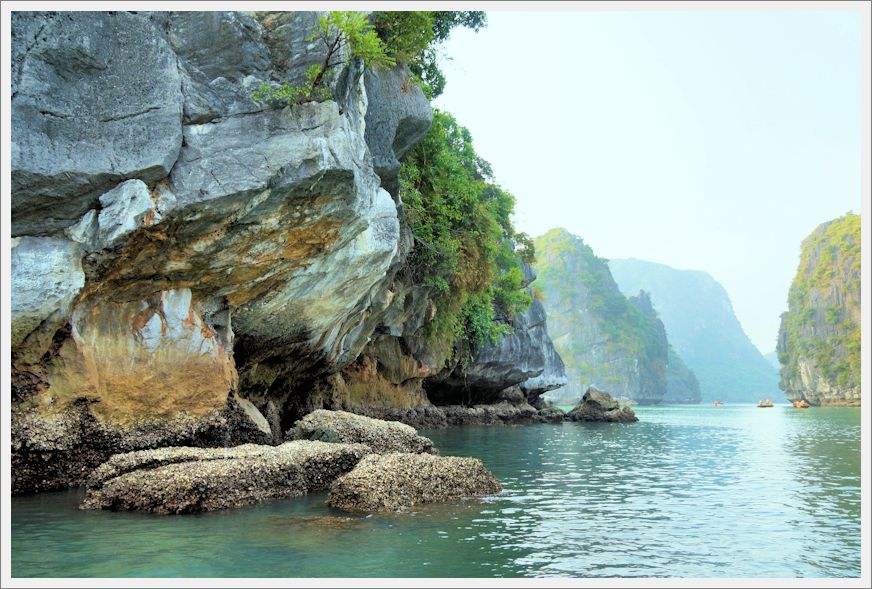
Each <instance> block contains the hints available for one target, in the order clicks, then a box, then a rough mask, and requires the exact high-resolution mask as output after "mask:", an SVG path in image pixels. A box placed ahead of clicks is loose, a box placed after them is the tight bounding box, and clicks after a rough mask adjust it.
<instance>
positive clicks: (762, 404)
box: [757, 399, 775, 407]
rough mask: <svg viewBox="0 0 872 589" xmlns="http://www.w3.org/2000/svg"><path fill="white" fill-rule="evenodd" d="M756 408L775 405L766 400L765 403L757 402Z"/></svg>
mask: <svg viewBox="0 0 872 589" xmlns="http://www.w3.org/2000/svg"><path fill="white" fill-rule="evenodd" d="M757 407H775V403H773V402H772V401H770V400H769V399H766V400H765V401H757Z"/></svg>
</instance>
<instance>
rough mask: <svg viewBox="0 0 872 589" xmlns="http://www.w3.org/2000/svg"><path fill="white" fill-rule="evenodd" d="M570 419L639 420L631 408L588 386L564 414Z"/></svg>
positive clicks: (629, 421)
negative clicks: (579, 398)
mask: <svg viewBox="0 0 872 589" xmlns="http://www.w3.org/2000/svg"><path fill="white" fill-rule="evenodd" d="M566 416H567V418H568V419H569V420H570V421H610V422H621V423H631V422H634V421H639V418H638V417H636V414H635V413H633V410H632V409H630V408H629V407H627V406H622V405H621V404H620V403H619V402H618V401H616V400H615V399H614V398H613V397H612V396H611V395H610V394H608V393H606V392H605V391H600V390H598V389H596V388H594V387H588V389H587V391H586V392H585V393H584V395H583V396H582V397H581V401H579V402H578V405H576V406H575V407H574V408H573V409H572V411H570V412H569V413H567V414H566Z"/></svg>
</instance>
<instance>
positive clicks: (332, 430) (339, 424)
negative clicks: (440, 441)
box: [285, 409, 434, 454]
mask: <svg viewBox="0 0 872 589" xmlns="http://www.w3.org/2000/svg"><path fill="white" fill-rule="evenodd" d="M285 437H287V438H288V439H291V440H322V441H325V442H344V443H350V444H357V443H359V444H366V445H367V446H369V447H370V448H372V451H373V452H376V453H379V454H382V453H385V452H413V453H424V452H433V451H434V450H433V442H432V441H431V440H430V438H425V437H424V436H419V435H418V432H417V431H415V428H413V427H411V426H408V425H406V424H403V423H398V422H395V421H382V420H381V419H373V418H371V417H364V416H363V415H356V414H354V413H348V412H347V411H328V410H326V409H318V410H316V411H313V412H312V413H310V414H309V415H307V416H305V417H304V418H303V419H301V420H300V421H298V422H297V423H296V424H295V426H294V427H293V428H292V429H290V430H288V432H287V434H286V436H285Z"/></svg>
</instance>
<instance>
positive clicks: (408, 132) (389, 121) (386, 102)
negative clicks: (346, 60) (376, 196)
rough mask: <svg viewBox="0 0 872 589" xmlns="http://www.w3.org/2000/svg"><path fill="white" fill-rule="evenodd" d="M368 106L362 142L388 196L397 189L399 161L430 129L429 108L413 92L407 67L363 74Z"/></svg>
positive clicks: (417, 93) (425, 102) (427, 104)
mask: <svg viewBox="0 0 872 589" xmlns="http://www.w3.org/2000/svg"><path fill="white" fill-rule="evenodd" d="M364 83H365V84H366V94H367V96H368V97H369V100H370V104H371V107H370V108H368V109H367V111H366V142H367V144H369V145H371V146H372V148H371V151H372V160H373V165H374V166H375V171H376V173H377V174H378V175H379V177H381V179H382V185H383V186H384V187H385V189H386V190H387V191H388V192H390V193H391V194H392V195H394V196H397V195H398V194H399V190H400V180H399V172H400V160H401V159H403V157H404V156H405V155H406V154H407V153H409V151H411V150H412V148H413V147H415V145H417V144H418V142H419V141H421V139H423V138H424V135H426V134H427V131H428V130H429V129H430V122H431V121H432V120H433V111H432V109H431V108H430V103H429V102H427V99H426V98H425V97H424V95H423V94H422V93H421V92H414V91H413V89H414V88H415V83H414V82H413V81H412V78H411V74H410V73H409V70H408V68H406V66H404V65H398V66H397V67H395V68H394V69H392V70H391V71H388V72H374V71H372V70H367V71H366V72H365V73H364Z"/></svg>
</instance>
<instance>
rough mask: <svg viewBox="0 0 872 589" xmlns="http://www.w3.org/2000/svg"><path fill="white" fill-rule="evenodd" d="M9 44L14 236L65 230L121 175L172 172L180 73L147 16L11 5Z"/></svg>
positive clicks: (178, 134)
mask: <svg viewBox="0 0 872 589" xmlns="http://www.w3.org/2000/svg"><path fill="white" fill-rule="evenodd" d="M12 47H13V49H12V64H13V65H12V193H13V198H12V234H13V236H17V235H47V234H49V233H52V232H54V231H57V230H61V229H64V228H65V227H68V226H70V225H72V224H73V223H74V222H76V221H78V219H79V218H80V217H81V216H82V215H83V214H84V213H86V212H87V211H88V209H89V208H92V207H93V206H94V205H96V204H97V202H96V201H97V197H99V196H100V195H101V194H103V193H105V192H107V191H108V190H110V189H112V188H114V187H115V186H116V185H118V184H119V183H120V182H123V181H124V180H127V179H130V178H138V179H140V180H142V181H144V182H146V183H154V182H156V181H158V180H160V179H161V178H165V177H166V176H167V174H169V172H170V169H172V167H173V164H174V163H175V161H176V158H177V157H178V155H179V151H180V149H181V147H182V119H181V114H182V100H183V99H182V92H181V78H180V76H179V70H178V66H177V57H176V55H175V54H174V53H173V51H172V48H171V47H170V45H169V43H167V41H166V40H165V38H164V34H163V33H162V31H160V30H159V28H158V27H157V26H156V24H155V23H154V22H153V21H152V20H151V19H149V18H147V17H145V16H143V15H137V14H129V13H126V12H114V13H106V12H61V13H38V12H17V13H16V14H15V15H14V18H13V21H12Z"/></svg>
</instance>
